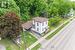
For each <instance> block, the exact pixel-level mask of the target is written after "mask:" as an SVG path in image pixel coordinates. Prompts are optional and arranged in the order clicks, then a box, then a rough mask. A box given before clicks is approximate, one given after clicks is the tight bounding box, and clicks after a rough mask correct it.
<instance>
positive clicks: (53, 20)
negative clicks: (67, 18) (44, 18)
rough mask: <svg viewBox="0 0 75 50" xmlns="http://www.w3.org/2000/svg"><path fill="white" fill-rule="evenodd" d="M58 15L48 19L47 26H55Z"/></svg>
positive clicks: (57, 22)
mask: <svg viewBox="0 0 75 50" xmlns="http://www.w3.org/2000/svg"><path fill="white" fill-rule="evenodd" d="M60 20H61V18H60V17H57V16H56V17H53V18H50V19H49V26H57V25H58V24H59V23H60Z"/></svg>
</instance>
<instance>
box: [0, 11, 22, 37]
mask: <svg viewBox="0 0 75 50" xmlns="http://www.w3.org/2000/svg"><path fill="white" fill-rule="evenodd" d="M20 30H21V25H20V19H19V17H18V16H17V15H16V14H15V13H11V12H9V13H6V14H5V15H3V16H1V17H0V37H2V38H5V37H9V38H16V37H17V36H18V35H19V34H20Z"/></svg>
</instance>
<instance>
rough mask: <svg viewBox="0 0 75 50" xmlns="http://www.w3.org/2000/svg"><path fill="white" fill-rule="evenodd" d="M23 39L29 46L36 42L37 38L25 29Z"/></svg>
mask: <svg viewBox="0 0 75 50" xmlns="http://www.w3.org/2000/svg"><path fill="white" fill-rule="evenodd" d="M22 41H23V42H24V44H25V45H26V47H29V46H30V45H32V44H33V43H34V42H36V41H37V39H36V38H35V37H34V36H33V35H31V34H30V32H28V31H25V32H23V33H22Z"/></svg>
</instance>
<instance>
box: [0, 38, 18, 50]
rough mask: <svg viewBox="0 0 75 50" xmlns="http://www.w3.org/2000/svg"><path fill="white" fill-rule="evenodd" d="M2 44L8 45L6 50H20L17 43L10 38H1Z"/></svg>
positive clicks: (0, 42)
mask: <svg viewBox="0 0 75 50" xmlns="http://www.w3.org/2000/svg"><path fill="white" fill-rule="evenodd" d="M0 44H1V45H4V46H5V47H6V50H19V47H18V46H17V45H15V44H14V43H13V42H12V41H11V40H9V39H2V40H0Z"/></svg>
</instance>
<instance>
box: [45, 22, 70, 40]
mask: <svg viewBox="0 0 75 50" xmlns="http://www.w3.org/2000/svg"><path fill="white" fill-rule="evenodd" d="M68 23H69V22H67V23H65V24H63V25H62V26H61V27H59V28H58V29H57V30H56V31H55V32H53V33H52V34H50V35H49V36H48V37H47V38H46V39H50V38H51V37H53V36H54V35H55V34H56V33H58V32H59V31H60V30H61V29H62V28H63V27H64V26H65V25H67V24H68Z"/></svg>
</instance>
